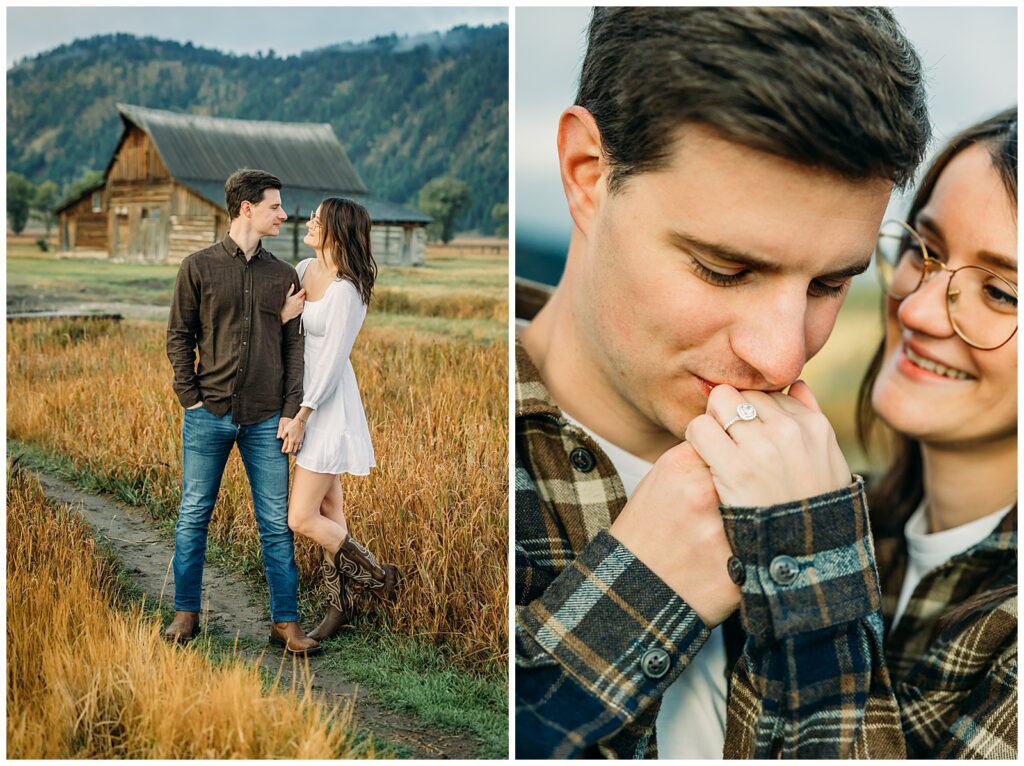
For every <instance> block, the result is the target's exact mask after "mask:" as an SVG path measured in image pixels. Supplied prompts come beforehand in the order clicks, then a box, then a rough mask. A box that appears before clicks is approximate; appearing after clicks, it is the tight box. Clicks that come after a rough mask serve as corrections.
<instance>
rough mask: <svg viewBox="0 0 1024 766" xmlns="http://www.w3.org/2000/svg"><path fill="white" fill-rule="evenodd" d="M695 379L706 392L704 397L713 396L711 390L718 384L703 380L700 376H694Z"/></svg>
mask: <svg viewBox="0 0 1024 766" xmlns="http://www.w3.org/2000/svg"><path fill="white" fill-rule="evenodd" d="M694 377H695V378H696V379H697V383H698V384H700V387H701V388H702V389H703V390H704V396H711V389H713V388H714V387H715V386H717V385H718V384H717V383H715V382H714V381H711V380H707V379H706V378H702V377H701V376H700V375H694Z"/></svg>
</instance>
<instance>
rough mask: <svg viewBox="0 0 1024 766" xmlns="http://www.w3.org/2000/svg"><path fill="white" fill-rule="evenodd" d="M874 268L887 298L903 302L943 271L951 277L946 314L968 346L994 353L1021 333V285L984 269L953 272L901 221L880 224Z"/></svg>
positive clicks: (966, 268) (915, 232) (973, 267)
mask: <svg viewBox="0 0 1024 766" xmlns="http://www.w3.org/2000/svg"><path fill="white" fill-rule="evenodd" d="M875 267H876V269H877V271H878V279H879V281H880V282H881V284H882V289H883V290H885V292H886V294H887V295H888V296H889V297H890V298H893V299H895V300H898V301H901V300H903V299H904V298H906V297H907V296H908V295H910V294H911V293H913V292H915V291H916V290H917V289H918V288H919V287H920V286H921V285H923V284H924V283H925V282H927V281H928V279H929V278H930V277H931V276H932V275H933V274H936V273H938V272H940V271H945V272H947V273H948V274H949V283H948V284H947V286H946V314H947V316H948V317H949V323H950V325H951V326H952V328H953V331H954V332H955V333H956V334H957V335H958V336H960V338H961V339H962V340H963V341H964V343H966V344H968V345H969V346H973V347H974V348H977V349H981V350H984V351H991V350H993V349H997V348H999V347H1000V346H1004V345H1006V344H1007V343H1009V341H1010V339H1011V338H1012V337H1013V336H1014V335H1015V334H1016V333H1017V286H1016V285H1015V284H1013V283H1012V282H1010V281H1009V280H1007V279H1005V278H1004V277H1001V276H999V275H998V274H996V273H995V272H994V271H991V270H989V269H986V268H985V267H984V266H975V265H973V264H972V265H967V266H960V267H959V268H955V269H951V268H949V266H947V265H946V264H945V263H943V262H942V261H940V260H938V259H937V258H933V257H931V256H930V255H929V254H928V247H927V246H926V245H925V243H924V240H923V239H922V238H921V235H919V234H918V233H917V231H915V230H914V228H913V227H911V226H910V225H909V224H907V223H904V222H903V221H896V220H890V221H886V222H885V223H883V224H882V230H881V231H880V232H879V234H878V243H877V246H876V247H875Z"/></svg>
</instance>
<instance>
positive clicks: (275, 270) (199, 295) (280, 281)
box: [164, 169, 398, 655]
mask: <svg viewBox="0 0 1024 766" xmlns="http://www.w3.org/2000/svg"><path fill="white" fill-rule="evenodd" d="M281 186H282V184H281V181H280V180H279V179H278V178H276V177H275V176H273V175H271V174H270V173H266V172H263V171H261V170H250V169H244V170H239V171H237V172H235V173H233V174H232V175H231V177H230V178H228V180H227V182H226V183H225V185H224V195H225V201H226V203H227V209H228V215H229V217H230V225H229V228H228V233H227V236H225V238H224V240H223V241H221V242H219V243H217V244H216V245H213V246H212V247H208V248H206V249H205V250H200V251H199V252H196V253H193V254H192V255H190V256H188V257H187V258H186V259H185V260H184V261H182V263H181V268H180V270H179V272H178V278H177V282H176V283H175V286H174V296H173V299H172V301H171V312H170V319H169V321H168V325H167V356H168V358H169V359H170V361H171V366H172V367H173V369H174V391H175V393H176V394H177V396H178V400H179V401H180V402H181V405H182V407H184V408H185V412H184V423H183V426H182V495H181V506H180V508H179V511H178V523H177V526H176V529H175V538H174V610H175V613H174V620H173V621H172V622H171V624H170V626H169V627H168V628H167V631H166V632H165V634H164V636H165V638H167V639H168V640H169V641H172V642H186V641H190V640H192V639H193V638H194V637H195V636H196V634H197V631H198V624H199V611H200V596H201V593H202V580H203V562H204V559H205V555H206V538H207V530H208V527H209V524H210V517H211V515H212V513H213V508H214V504H215V502H216V500H217V493H218V490H219V489H220V482H221V477H222V474H223V472H224V466H225V464H226V463H227V459H228V455H229V454H230V453H231V449H232V446H233V445H235V444H236V443H237V445H238V450H239V453H240V454H241V457H242V462H243V463H244V465H245V470H246V474H247V476H248V478H249V484H250V487H251V488H252V497H253V508H254V511H255V515H256V522H257V525H258V527H259V535H260V546H261V549H262V554H263V567H264V571H265V573H266V577H267V586H268V588H269V591H270V613H271V620H272V621H273V623H272V625H271V627H270V643H271V644H272V645H276V646H283V647H284V649H285V650H286V651H287V652H289V653H292V654H300V655H313V654H317V653H319V652H320V651H321V647H320V644H319V641H321V640H323V639H325V638H329V637H330V636H332V635H334V634H335V633H336V632H337V631H338V630H339V629H340V628H341V627H342V626H343V625H346V624H347V623H348V622H349V621H350V620H351V619H352V616H353V599H352V586H353V584H358V585H361V586H363V587H365V588H367V589H368V590H369V591H370V592H371V593H373V594H375V595H377V596H379V597H380V598H382V599H389V598H391V597H392V596H393V595H394V592H395V589H396V586H397V580H398V570H397V569H396V568H395V567H393V566H391V565H387V564H385V565H381V564H380V563H379V562H378V561H377V559H376V557H375V556H374V555H373V554H371V553H370V552H369V551H368V550H367V549H366V548H365V547H364V546H363V545H361V544H360V543H358V542H357V541H356V540H354V539H353V538H352V537H351V536H350V535H349V531H348V524H347V522H346V518H345V513H344V503H343V496H342V489H341V483H340V482H339V480H338V475H339V474H342V473H351V474H357V475H366V474H368V473H369V470H370V468H371V467H372V466H373V465H375V462H374V455H373V446H372V444H371V443H370V433H369V429H368V427H367V424H366V416H365V415H364V413H363V408H362V403H361V401H360V398H359V390H358V388H357V386H356V378H355V373H354V372H353V370H352V364H351V363H350V362H349V354H350V352H351V350H352V345H353V343H354V342H355V339H356V336H357V335H358V333H359V328H360V327H361V326H362V323H363V319H364V317H365V316H366V308H367V305H368V304H369V301H370V295H371V293H372V291H373V283H374V279H375V278H376V274H377V267H376V264H375V263H374V260H373V256H372V254H371V252H370V217H369V214H368V213H367V211H366V209H365V208H363V207H361V206H360V205H357V204H355V203H354V202H352V201H350V200H347V199H342V198H339V197H329V198H327V199H325V200H323V202H321V203H320V206H319V207H318V208H317V209H316V211H315V212H314V213H313V215H312V216H311V217H310V219H309V221H308V222H307V224H306V228H307V232H306V236H305V238H304V239H303V242H305V243H306V244H307V245H309V246H310V247H311V248H313V249H314V250H315V251H316V257H315V258H307V259H306V260H304V261H302V262H301V263H299V264H298V269H297V273H296V269H293V268H292V267H291V266H290V265H288V264H286V263H284V262H282V261H279V260H278V259H277V258H275V257H274V256H273V255H272V254H271V253H270V252H269V251H268V250H266V249H265V248H264V247H263V244H262V241H261V239H262V237H266V236H276V235H277V234H279V233H280V230H281V224H282V223H283V222H284V221H285V220H287V218H288V216H287V215H286V214H285V212H284V207H283V206H282V204H281ZM300 314H301V315H303V317H304V318H303V319H300V318H299V315H300ZM197 351H198V357H199V361H198V365H197V364H196V352H197ZM289 454H294V455H295V456H296V458H295V463H296V466H295V478H294V481H293V484H292V490H291V495H290V497H289V492H288V455H289ZM293 531H294V532H297V533H299V534H301V535H304V536H306V537H309V538H310V539H312V540H314V541H315V542H316V543H317V544H318V545H320V546H321V547H322V548H323V561H322V569H323V573H324V579H325V582H326V586H327V592H328V604H329V606H328V609H327V613H326V614H325V616H324V618H323V620H322V621H321V622H320V624H319V625H318V626H317V627H316V628H315V629H314V630H313V631H312V632H311V633H310V634H309V635H308V636H307V635H306V634H305V633H304V632H303V630H302V628H301V627H300V626H299V623H298V618H299V615H298V574H299V573H298V568H297V566H296V565H295V551H294V545H293V540H292V532H293Z"/></svg>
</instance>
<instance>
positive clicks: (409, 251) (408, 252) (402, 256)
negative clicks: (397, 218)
mask: <svg viewBox="0 0 1024 766" xmlns="http://www.w3.org/2000/svg"><path fill="white" fill-rule="evenodd" d="M370 247H371V248H373V257H374V259H375V260H376V261H377V263H378V264H380V265H387V266H421V265H423V262H424V260H425V259H426V254H427V230H426V227H424V226H417V225H413V224H405V225H400V224H377V225H375V226H374V227H373V229H372V230H371V231H370Z"/></svg>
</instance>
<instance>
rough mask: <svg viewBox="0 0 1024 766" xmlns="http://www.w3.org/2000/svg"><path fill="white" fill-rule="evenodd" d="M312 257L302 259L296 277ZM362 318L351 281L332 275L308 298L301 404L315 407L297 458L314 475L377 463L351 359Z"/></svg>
mask: <svg viewBox="0 0 1024 766" xmlns="http://www.w3.org/2000/svg"><path fill="white" fill-rule="evenodd" d="M315 260H316V258H307V259H306V260H304V261H301V262H300V263H299V264H298V266H296V267H295V270H296V271H297V272H298V274H299V279H300V280H301V279H302V275H303V274H304V273H305V272H306V267H307V266H309V264H310V263H311V262H312V261H315ZM365 317H366V304H364V303H363V300H362V298H361V297H360V295H359V291H358V290H356V287H355V285H353V284H352V283H351V282H349V281H348V280H347V279H336V280H334V281H333V282H331V283H330V285H328V286H327V292H325V293H324V296H323V298H321V299H320V300H318V301H306V305H305V308H304V309H303V312H302V326H303V328H304V331H305V355H304V357H303V360H304V362H305V370H304V371H303V374H302V390H303V396H304V398H303V400H302V406H303V407H309V408H310V409H312V410H313V412H312V413H310V416H309V420H308V421H307V422H306V434H305V437H304V438H303V440H302V448H301V449H300V450H299V451H298V453H297V454H296V456H295V462H296V463H297V464H298V465H301V466H302V467H303V468H305V469H307V470H310V471H316V472H317V473H335V474H338V473H351V474H356V475H359V476H365V475H366V474H368V473H369V472H370V468H372V467H373V466H375V465H376V462H375V461H374V457H373V444H372V443H371V442H370V429H369V427H368V426H367V424H366V413H365V412H363V402H362V400H361V399H360V398H359V387H358V385H357V384H356V373H355V370H353V369H352V363H351V362H350V361H349V354H350V353H352V344H353V343H355V340H356V336H357V335H358V334H359V328H360V327H362V325H363V319H364V318H365Z"/></svg>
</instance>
